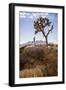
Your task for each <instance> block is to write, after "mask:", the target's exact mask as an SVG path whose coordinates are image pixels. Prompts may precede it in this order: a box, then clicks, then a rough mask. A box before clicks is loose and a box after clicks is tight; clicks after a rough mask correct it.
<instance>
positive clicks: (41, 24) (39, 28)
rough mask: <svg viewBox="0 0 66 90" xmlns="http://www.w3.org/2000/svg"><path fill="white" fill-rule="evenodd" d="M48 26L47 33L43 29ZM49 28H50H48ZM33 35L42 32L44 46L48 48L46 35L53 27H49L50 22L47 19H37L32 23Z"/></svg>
mask: <svg viewBox="0 0 66 90" xmlns="http://www.w3.org/2000/svg"><path fill="white" fill-rule="evenodd" d="M47 26H48V29H47V33H46V32H45V27H47ZM49 27H51V28H49ZM34 28H35V34H37V33H38V32H42V34H43V36H44V37H45V40H46V45H47V46H48V35H49V33H50V32H51V31H52V30H53V25H52V26H51V22H50V20H49V18H47V17H45V18H43V17H39V18H37V20H36V21H34Z"/></svg>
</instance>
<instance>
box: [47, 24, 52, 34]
mask: <svg viewBox="0 0 66 90" xmlns="http://www.w3.org/2000/svg"><path fill="white" fill-rule="evenodd" d="M52 30H53V25H52V27H51V29H50V30H49V31H48V33H47V35H46V36H48V35H49V33H50V32H51V31H52Z"/></svg>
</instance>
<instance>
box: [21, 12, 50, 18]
mask: <svg viewBox="0 0 66 90" xmlns="http://www.w3.org/2000/svg"><path fill="white" fill-rule="evenodd" d="M40 16H42V17H48V13H43V12H21V13H20V17H21V18H26V17H28V18H31V19H33V18H37V17H40Z"/></svg>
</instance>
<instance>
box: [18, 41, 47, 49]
mask: <svg viewBox="0 0 66 90" xmlns="http://www.w3.org/2000/svg"><path fill="white" fill-rule="evenodd" d="M33 44H34V42H33V41H29V42H27V43H24V44H20V45H19V47H20V48H21V47H25V46H28V45H33ZM35 44H36V45H43V44H46V42H45V41H42V40H40V41H38V40H37V41H35Z"/></svg>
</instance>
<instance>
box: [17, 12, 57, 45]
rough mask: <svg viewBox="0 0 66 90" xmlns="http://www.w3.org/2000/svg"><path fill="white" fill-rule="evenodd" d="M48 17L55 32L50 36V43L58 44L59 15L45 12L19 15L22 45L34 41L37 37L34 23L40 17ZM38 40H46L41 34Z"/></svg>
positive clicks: (38, 35)
mask: <svg viewBox="0 0 66 90" xmlns="http://www.w3.org/2000/svg"><path fill="white" fill-rule="evenodd" d="M40 16H42V17H48V18H49V19H50V21H51V22H52V25H53V27H54V28H53V31H52V32H50V34H49V36H48V42H52V43H58V26H57V25H58V14H57V13H50V12H48V13H45V12H20V13H19V38H20V44H23V43H26V42H28V41H33V37H34V36H35V34H34V33H35V29H34V26H33V24H34V21H35V20H36V19H37V18H38V17H40ZM35 37H36V40H42V41H45V38H44V36H43V34H42V33H41V32H39V33H37V34H36V36H35Z"/></svg>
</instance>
